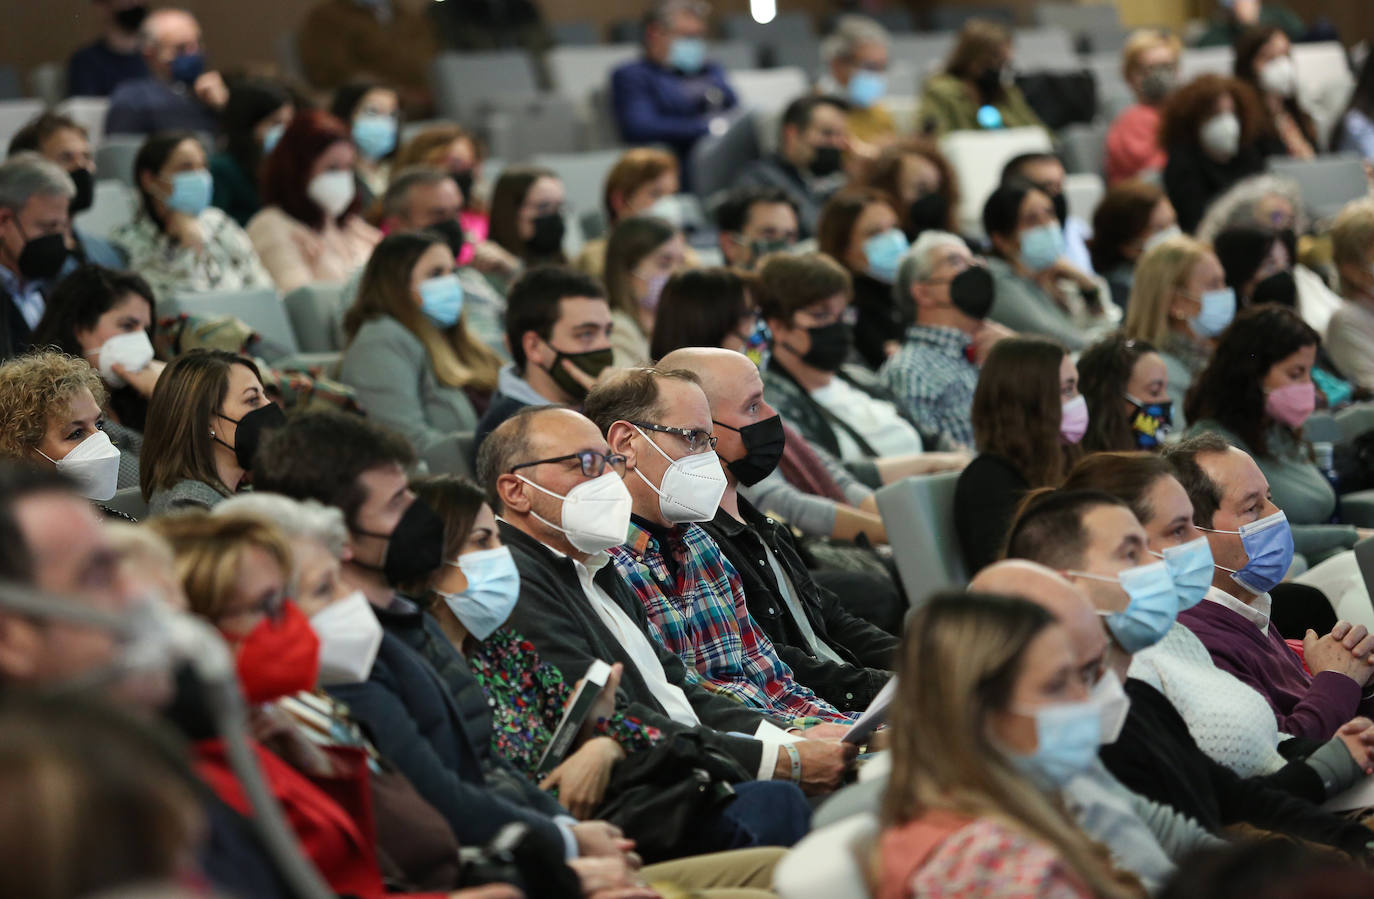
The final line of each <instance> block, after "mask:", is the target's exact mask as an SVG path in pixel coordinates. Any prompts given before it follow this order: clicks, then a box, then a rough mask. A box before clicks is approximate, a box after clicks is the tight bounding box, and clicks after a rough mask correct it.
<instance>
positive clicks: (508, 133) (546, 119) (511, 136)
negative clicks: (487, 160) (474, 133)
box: [478, 94, 582, 162]
mask: <svg viewBox="0 0 1374 899" xmlns="http://www.w3.org/2000/svg"><path fill="white" fill-rule="evenodd" d="M478 120H479V121H480V122H481V123H482V126H481V129H480V130H481V131H482V132H484V133H485V134H486V136H487V144H488V146H489V147H490V148H491V152H492V153H494V154H495V155H497V156H501V157H503V158H505V159H509V160H510V161H512V162H521V161H523V160H526V159H529V158H530V157H531V156H533V155H535V154H539V153H571V152H573V151H575V150H577V149H578V148H579V147H580V146H581V139H580V137H581V131H582V123H581V120H580V119H579V117H578V110H576V109H574V108H573V106H572V105H571V104H570V103H568V100H567V98H566V97H558V96H554V95H552V94H541V95H525V96H519V97H512V98H510V99H507V100H493V101H491V104H490V105H489V106H484V107H483V109H482V111H481V113H480V114H479V115H478Z"/></svg>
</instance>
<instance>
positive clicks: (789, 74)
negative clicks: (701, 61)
mask: <svg viewBox="0 0 1374 899" xmlns="http://www.w3.org/2000/svg"><path fill="white" fill-rule="evenodd" d="M730 86H731V87H733V88H734V89H735V95H736V96H738V97H739V102H740V105H741V106H747V107H751V108H753V109H757V110H760V111H762V112H765V113H772V112H781V111H782V110H783V109H785V108H786V107H787V104H789V103H791V102H792V101H793V100H795V99H797V98H798V97H800V96H801V95H802V94H804V93H806V91H807V88H809V87H810V83H809V82H808V81H807V78H806V73H805V72H803V71H802V70H801V69H799V68H796V67H795V66H788V67H786V68H781V69H741V70H740V71H737V72H731V73H730Z"/></svg>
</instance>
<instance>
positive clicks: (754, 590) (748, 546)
mask: <svg viewBox="0 0 1374 899" xmlns="http://www.w3.org/2000/svg"><path fill="white" fill-rule="evenodd" d="M739 512H740V515H742V516H743V517H744V522H739V521H736V520H735V519H734V518H732V517H730V515H729V513H727V512H726V511H725V510H724V509H717V510H716V517H715V518H714V519H712V520H711V521H709V522H704V523H703V524H702V525H701V526H702V528H704V529H705V531H706V533H708V534H710V535H711V539H713V540H715V541H716V543H717V544H719V546H720V549H721V552H723V553H724V554H725V557H726V558H727V559H729V560H730V564H731V565H733V566H734V568H735V570H736V571H737V572H739V576H740V580H741V581H742V582H743V584H744V599H745V602H746V603H748V605H749V614H750V615H751V616H753V618H754V620H755V621H756V622H758V625H759V627H760V628H762V629H763V632H764V633H765V634H767V635H768V639H769V640H772V641H773V646H774V648H776V649H777V651H778V657H779V658H780V659H782V660H783V661H784V662H786V663H787V664H788V667H790V668H791V669H792V673H793V675H795V676H796V679H797V682H798V683H801V684H805V685H806V686H808V687H810V688H811V689H812V690H813V691H815V692H816V694H817V695H818V696H820V697H821V698H822V699H824V700H826V701H827V702H829V703H830V704H831V705H833V706H835V707H836V708H838V709H840V710H841V711H846V712H850V711H862V710H863V709H865V708H867V707H868V704H869V703H870V702H871V701H872V700H873V697H874V696H876V695H877V694H878V691H879V690H881V689H882V688H883V685H884V684H885V683H887V681H888V679H889V678H890V677H891V676H892V671H891V669H892V666H893V663H894V656H895V654H896V651H897V646H898V645H899V643H900V642H901V641H899V640H898V639H897V638H896V637H894V636H892V635H891V634H889V633H887V632H885V631H883V630H882V629H880V628H878V627H875V626H874V625H872V624H869V623H868V622H867V621H864V620H863V619H862V618H859V617H858V616H856V615H852V614H850V613H849V612H848V611H847V610H846V609H845V608H844V606H843V605H842V604H841V603H840V600H839V597H837V596H836V595H835V594H833V593H831V592H830V591H829V590H826V589H824V588H822V587H820V586H819V585H818V584H817V583H816V582H815V581H814V580H812V578H811V575H810V573H809V572H808V571H807V570H806V566H805V565H804V564H803V563H802V560H801V556H800V555H798V554H797V549H796V547H795V546H794V545H793V543H792V535H791V534H789V533H787V531H786V529H784V528H783V527H782V526H781V525H779V524H778V523H777V522H775V521H773V519H771V518H769V517H767V516H766V515H764V514H763V513H762V512H760V511H759V510H758V509H755V508H754V507H753V506H751V505H749V502H748V501H747V500H746V499H745V498H744V497H742V496H741V497H739ZM770 550H771V551H772V553H773V556H774V557H775V558H776V559H777V561H778V565H779V566H780V567H781V568H782V570H783V572H784V573H785V574H786V575H787V578H788V580H790V581H791V582H792V586H793V588H794V591H795V592H796V594H797V600H798V601H799V602H800V603H801V605H802V608H803V609H804V610H805V612H806V618H807V620H808V621H809V622H810V624H811V629H812V630H814V631H815V632H816V638H817V639H819V640H822V641H824V642H825V644H826V645H827V646H829V647H830V648H831V649H833V650H835V653H836V655H838V656H839V657H840V658H841V659H843V660H844V663H843V664H837V663H835V662H831V661H827V660H825V659H821V658H817V657H816V656H814V655H812V654H811V652H810V650H809V649H807V648H806V638H805V636H804V635H803V634H802V632H801V628H800V627H798V626H797V622H796V620H795V619H794V618H793V617H792V613H791V611H790V610H789V609H788V607H787V603H786V601H785V600H784V599H783V595H782V591H781V588H780V587H779V585H778V582H777V578H776V577H774V575H773V569H772V566H771V565H769V564H768V555H767V554H768V552H769V551H770Z"/></svg>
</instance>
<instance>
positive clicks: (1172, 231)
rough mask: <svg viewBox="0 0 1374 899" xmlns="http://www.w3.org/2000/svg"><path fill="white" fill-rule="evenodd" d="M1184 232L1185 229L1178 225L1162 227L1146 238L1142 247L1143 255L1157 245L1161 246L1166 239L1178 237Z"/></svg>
mask: <svg viewBox="0 0 1374 899" xmlns="http://www.w3.org/2000/svg"><path fill="white" fill-rule="evenodd" d="M1182 233H1183V229H1182V228H1180V227H1179V226H1178V225H1170V226H1169V227H1167V228H1160V229H1159V230H1158V231H1156V232H1155V233H1154V234H1151V235H1150V236H1149V237H1148V238H1146V239H1145V243H1144V244H1142V245H1141V247H1140V252H1141V255H1144V254H1145V253H1148V252H1150V251H1151V250H1153V249H1154V248H1155V247H1157V246H1159V245H1160V244H1162V243H1164V241H1166V240H1168V239H1170V238H1172V237H1178V236H1179V235H1180V234H1182Z"/></svg>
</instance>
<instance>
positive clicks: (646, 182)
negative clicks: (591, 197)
mask: <svg viewBox="0 0 1374 899" xmlns="http://www.w3.org/2000/svg"><path fill="white" fill-rule="evenodd" d="M679 187H680V181H679V178H678V164H677V157H676V156H674V155H673V154H672V153H669V152H668V151H667V150H660V149H658V148H657V147H633V148H631V149H629V150H626V151H625V152H624V154H622V155H621V157H620V158H619V159H617V160H616V163H615V165H613V166H611V170H610V171H609V172H607V173H606V183H605V185H604V186H603V187H602V193H601V212H602V215H604V216H605V219H606V231H607V232H608V233H609V232H610V231H611V230H612V229H613V228H614V227H615V226H616V225H617V224H619V223H620V221H621V220H623V219H625V218H626V217H628V216H631V215H655V216H658V217H659V218H663V219H667V220H668V222H669V223H670V224H674V225H678V226H681V224H682V222H681V221H680V219H681V214H680V213H678V212H677V209H676V196H677V192H678V189H679ZM660 201H662V202H660ZM670 207H672V208H670ZM675 219H677V220H675ZM607 239H608V238H607V237H596V238H593V239H592V240H589V241H587V242H586V243H584V244H583V245H582V251H581V252H580V253H578V254H577V260H576V261H575V262H574V263H573V266H574V267H575V268H576V269H577V270H578V271H580V272H585V273H586V274H588V275H591V276H592V277H593V278H600V277H602V276H603V275H604V274H605V271H606V241H607Z"/></svg>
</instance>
